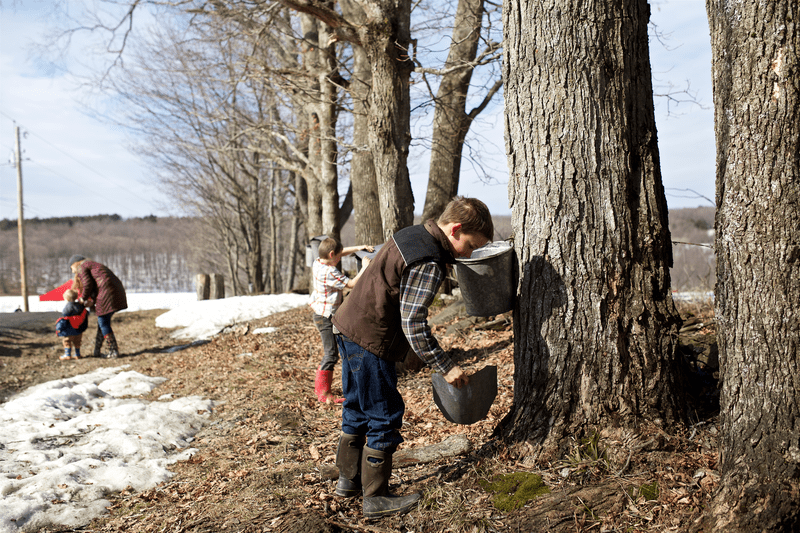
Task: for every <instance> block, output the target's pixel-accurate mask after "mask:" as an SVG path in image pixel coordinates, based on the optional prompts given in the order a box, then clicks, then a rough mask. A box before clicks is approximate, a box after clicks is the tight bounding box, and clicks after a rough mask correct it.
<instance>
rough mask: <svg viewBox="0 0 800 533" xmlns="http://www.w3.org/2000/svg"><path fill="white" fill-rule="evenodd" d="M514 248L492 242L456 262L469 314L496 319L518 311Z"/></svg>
mask: <svg viewBox="0 0 800 533" xmlns="http://www.w3.org/2000/svg"><path fill="white" fill-rule="evenodd" d="M513 252H514V247H513V246H512V244H511V243H510V242H508V241H495V242H490V243H489V244H487V245H486V246H482V247H480V248H478V249H477V250H475V251H474V252H472V257H470V258H469V259H457V260H456V277H457V278H458V285H459V286H460V287H461V295H462V296H463V297H464V303H465V304H466V308H467V314H468V315H472V316H494V315H499V314H502V313H505V312H506V311H510V310H511V309H513V308H514V295H515V293H516V284H515V276H514V254H513Z"/></svg>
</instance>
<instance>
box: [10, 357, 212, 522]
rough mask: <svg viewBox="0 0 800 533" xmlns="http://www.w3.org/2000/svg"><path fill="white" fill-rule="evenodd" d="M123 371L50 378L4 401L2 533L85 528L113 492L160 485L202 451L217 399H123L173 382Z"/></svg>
mask: <svg viewBox="0 0 800 533" xmlns="http://www.w3.org/2000/svg"><path fill="white" fill-rule="evenodd" d="M123 369H124V367H116V368H101V369H98V370H95V371H94V372H91V373H88V374H83V375H80V376H75V377H73V378H68V379H61V380H56V381H50V382H48V383H42V384H40V385H36V386H34V387H31V388H29V389H27V390H26V391H24V392H22V393H20V394H18V395H17V396H14V397H12V398H11V399H10V400H9V401H7V402H6V403H4V404H2V405H0V425H2V427H3V431H2V432H0V498H2V505H0V533H17V532H20V531H38V530H40V529H42V528H45V527H52V526H56V525H61V526H68V527H80V526H82V525H85V524H87V523H88V522H89V521H90V520H92V519H93V518H95V517H96V516H99V515H100V514H102V513H104V512H105V508H106V507H107V506H109V505H110V502H109V501H108V500H106V499H105V497H106V495H107V494H109V493H111V492H117V491H121V490H124V489H125V488H126V487H128V486H130V487H133V488H134V489H135V490H138V491H141V490H145V489H149V488H152V487H154V486H156V485H157V484H158V483H161V482H163V481H166V480H167V479H169V478H170V477H171V476H172V474H171V473H170V472H169V470H167V465H169V464H172V463H174V462H176V461H180V460H185V459H188V458H189V457H190V456H191V454H192V453H193V452H194V451H195V450H194V449H192V448H189V443H190V442H191V441H192V440H193V436H194V435H195V434H196V433H197V432H198V431H199V430H200V428H201V427H202V426H203V424H204V423H205V419H206V417H207V416H208V413H210V412H211V410H212V407H213V403H212V402H211V401H210V400H207V399H203V398H200V397H198V396H193V397H186V398H180V399H177V400H173V401H169V402H160V401H159V402H151V401H145V400H142V399H140V398H122V396H131V395H140V394H144V393H148V392H150V391H151V390H152V389H154V388H155V387H156V386H158V384H160V383H162V382H163V381H165V379H164V378H152V377H148V376H145V375H143V374H140V373H138V372H129V371H128V372H125V371H122V370H123Z"/></svg>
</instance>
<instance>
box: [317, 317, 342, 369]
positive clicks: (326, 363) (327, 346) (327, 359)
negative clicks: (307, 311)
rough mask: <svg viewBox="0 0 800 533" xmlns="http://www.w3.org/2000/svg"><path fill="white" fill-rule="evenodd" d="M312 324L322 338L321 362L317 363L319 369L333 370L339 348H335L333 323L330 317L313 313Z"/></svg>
mask: <svg viewBox="0 0 800 533" xmlns="http://www.w3.org/2000/svg"><path fill="white" fill-rule="evenodd" d="M313 320H314V325H315V326H317V329H318V330H319V336H320V338H321V339H322V351H323V356H322V363H320V365H319V369H320V370H333V367H334V366H336V362H337V361H338V360H339V349H338V348H336V339H334V338H333V323H332V322H331V319H330V317H324V316H322V315H318V314H316V313H314V316H313Z"/></svg>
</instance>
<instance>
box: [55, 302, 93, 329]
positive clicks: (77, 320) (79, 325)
mask: <svg viewBox="0 0 800 533" xmlns="http://www.w3.org/2000/svg"><path fill="white" fill-rule="evenodd" d="M67 308H69V304H68V305H67ZM67 308H65V309H64V311H65V314H66V312H67ZM88 326H89V311H88V310H87V309H83V310H82V311H81V312H80V313H79V314H77V315H67V316H62V317H61V318H59V319H58V322H56V334H57V335H58V336H59V337H74V336H75V335H80V334H81V333H83V332H84V331H86V328H87V327H88Z"/></svg>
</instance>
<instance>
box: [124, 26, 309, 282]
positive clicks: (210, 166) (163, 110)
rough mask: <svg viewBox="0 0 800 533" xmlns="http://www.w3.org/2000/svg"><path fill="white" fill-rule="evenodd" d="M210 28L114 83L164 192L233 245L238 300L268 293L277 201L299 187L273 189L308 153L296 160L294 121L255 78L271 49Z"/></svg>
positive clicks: (172, 41) (150, 54) (157, 42)
mask: <svg viewBox="0 0 800 533" xmlns="http://www.w3.org/2000/svg"><path fill="white" fill-rule="evenodd" d="M211 22H214V23H212V24H199V23H198V22H197V21H194V23H193V24H192V25H191V26H190V27H188V28H187V29H186V30H184V32H183V33H181V34H179V35H178V34H175V33H174V32H172V33H168V32H166V31H161V32H160V33H158V34H156V35H155V36H154V41H153V43H154V45H153V46H149V47H146V48H143V49H142V52H141V55H136V56H134V57H136V59H137V60H136V61H135V64H136V65H137V67H138V68H136V69H133V68H130V67H129V68H128V69H126V70H125V71H124V72H125V73H126V74H127V76H121V75H118V76H116V77H115V78H114V79H113V80H112V81H111V83H113V87H114V88H115V90H116V91H117V93H118V94H119V95H121V96H123V97H124V98H126V99H127V101H128V102H129V103H130V104H132V105H129V106H128V107H127V108H126V109H128V110H129V112H128V115H127V121H128V124H135V125H136V127H137V128H139V130H140V131H141V132H146V133H147V137H146V139H147V144H146V145H145V146H144V147H143V149H142V150H141V153H142V154H143V155H144V156H145V157H147V158H149V159H150V160H151V161H152V162H153V163H154V165H156V166H157V167H158V168H161V169H162V172H161V174H160V176H161V183H162V185H163V186H164V187H165V188H167V189H169V190H170V192H171V193H172V195H173V197H174V198H176V199H180V200H181V201H182V202H183V205H185V206H187V208H189V209H190V210H191V211H194V212H196V213H199V214H202V215H203V216H204V218H207V219H214V220H215V222H213V223H210V224H209V227H210V228H213V229H214V230H215V231H216V232H217V235H218V237H219V238H220V241H221V242H223V243H224V244H225V249H226V250H227V253H226V254H225V255H227V256H228V261H227V262H228V265H229V274H230V275H231V279H232V283H233V287H234V293H235V294H237V293H239V292H240V291H244V292H255V293H261V292H263V291H264V289H265V281H266V278H267V272H266V270H265V267H264V261H265V258H266V257H267V254H266V250H265V248H264V244H263V238H264V236H265V235H266V234H267V228H268V227H270V225H269V224H268V223H267V216H268V214H269V213H276V212H277V211H276V210H273V209H272V204H271V202H272V198H273V195H272V194H270V193H271V191H275V188H276V187H279V188H288V187H291V184H288V183H283V184H277V183H275V182H274V178H275V177H276V176H280V175H281V174H280V173H275V172H273V170H274V164H273V163H274V162H275V161H280V162H281V164H283V165H288V166H293V167H294V168H297V169H300V168H301V167H302V157H301V155H302V154H299V153H298V152H297V151H291V152H290V153H287V147H288V146H290V143H286V142H284V139H285V137H286V135H287V132H286V127H285V124H286V121H287V117H288V116H290V115H289V114H288V113H284V115H286V116H281V114H280V113H277V112H276V111H275V109H276V107H277V106H278V105H279V104H278V101H279V100H278V96H277V95H276V94H275V93H274V92H273V91H272V90H271V86H270V84H269V83H266V82H265V80H264V79H263V77H261V76H258V77H256V76H252V75H250V74H249V69H250V67H251V59H250V58H251V57H252V55H253V54H254V53H255V54H258V53H266V48H265V47H263V46H259V45H260V44H261V43H259V42H253V41H248V40H247V39H236V38H234V37H233V36H234V35H235V34H236V32H235V31H233V28H231V27H230V26H229V25H227V26H226V25H225V24H224V23H222V22H220V21H211ZM165 43H169V46H165ZM271 180H273V181H271ZM271 237H272V239H273V240H274V241H276V242H278V241H279V240H280V239H279V237H278V236H277V235H272V236H271ZM275 260H278V258H275ZM240 269H241V271H242V272H243V274H244V275H245V281H244V282H239V281H238V274H239V270H240ZM273 272H274V271H273ZM271 284H272V286H273V288H274V287H276V281H275V280H272V283H271Z"/></svg>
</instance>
